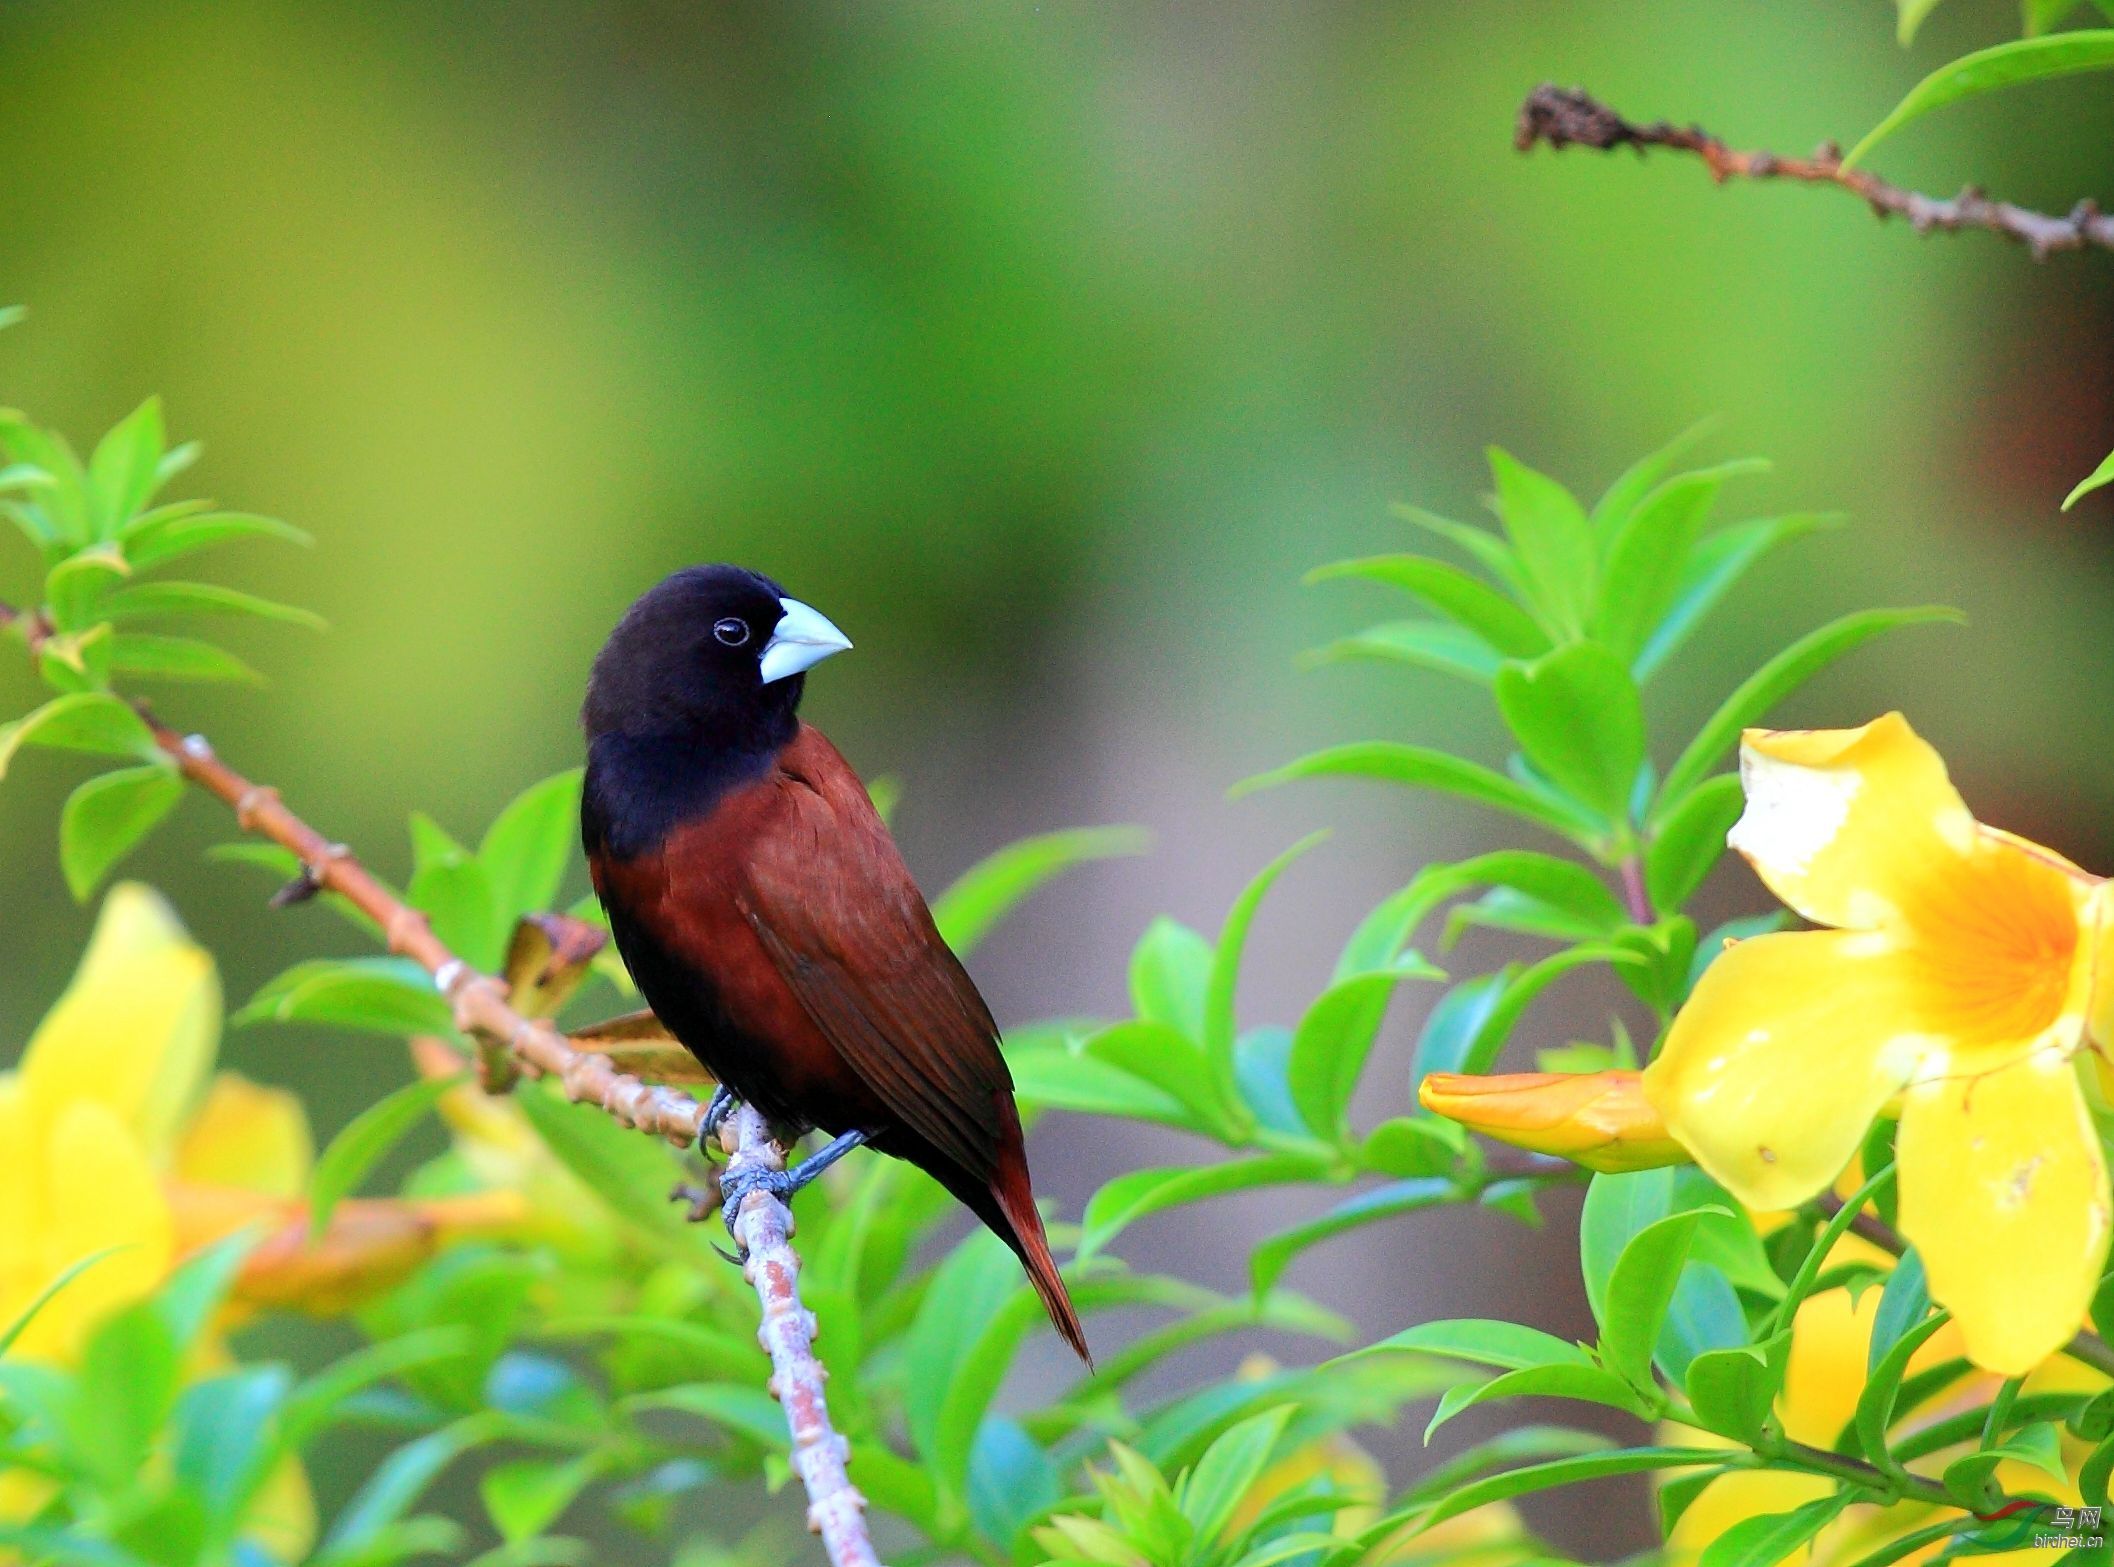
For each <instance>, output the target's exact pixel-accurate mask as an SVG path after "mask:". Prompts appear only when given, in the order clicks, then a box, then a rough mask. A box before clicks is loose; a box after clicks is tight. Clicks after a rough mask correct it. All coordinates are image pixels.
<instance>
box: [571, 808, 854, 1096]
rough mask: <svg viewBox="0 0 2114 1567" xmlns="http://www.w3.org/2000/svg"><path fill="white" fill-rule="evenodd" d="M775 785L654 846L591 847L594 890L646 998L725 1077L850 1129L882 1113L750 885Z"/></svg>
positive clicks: (738, 1087) (740, 1090)
mask: <svg viewBox="0 0 2114 1567" xmlns="http://www.w3.org/2000/svg"><path fill="white" fill-rule="evenodd" d="M779 787H782V785H781V784H780V783H777V782H774V781H773V780H771V779H766V780H763V781H760V782H758V783H755V784H751V785H748V786H746V787H742V788H738V789H734V790H730V791H728V792H726V793H725V794H724V795H723V796H722V797H721V798H720V799H719V801H718V802H717V803H716V804H715V805H714V807H713V808H712V809H711V810H710V811H709V812H707V813H705V814H704V815H702V816H700V817H696V818H693V819H691V820H689V821H685V822H682V823H679V824H677V825H675V826H674V827H672V828H670V829H669V830H668V831H667V832H666V833H665V834H664V835H663V836H662V837H661V839H660V841H659V842H658V843H656V844H655V845H653V846H652V847H651V848H649V849H647V850H646V851H644V852H642V853H638V854H634V855H630V856H626V857H618V856H616V855H613V854H611V853H609V852H608V851H607V849H606V848H605V849H604V850H602V851H601V852H599V853H598V852H595V851H594V850H592V849H591V850H590V853H589V864H590V867H591V869H592V871H593V874H594V882H595V890H596V892H597V893H598V894H599V895H600V896H601V899H602V905H603V907H604V909H606V910H607V911H608V914H609V921H610V930H611V933H612V934H613V935H614V937H615V939H616V943H617V950H618V951H619V952H620V953H621V954H622V956H623V958H624V964H625V967H626V968H628V969H629V970H630V971H631V977H632V979H633V980H634V981H635V982H636V983H637V984H638V987H639V991H640V994H641V995H643V996H644V997H645V999H646V1003H647V1005H649V1006H650V1007H652V1008H653V1010H654V1012H655V1014H656V1015H657V1016H658V1017H659V1018H660V1019H661V1021H662V1022H663V1023H665V1024H667V1026H668V1029H669V1031H670V1032H671V1033H673V1034H674V1035H675V1037H676V1038H677V1039H679V1040H681V1041H682V1042H683V1045H684V1046H685V1048H687V1049H688V1050H689V1051H690V1053H691V1054H693V1055H695V1056H696V1057H697V1058H698V1060H700V1061H701V1062H703V1063H704V1065H705V1066H706V1068H707V1069H708V1070H710V1071H711V1072H712V1074H713V1075H714V1076H715V1077H717V1078H718V1079H719V1080H720V1081H721V1082H723V1083H725V1084H726V1085H727V1086H728V1087H729V1088H730V1089H732V1090H733V1091H734V1092H735V1093H736V1094H738V1095H739V1096H740V1097H741V1098H742V1099H743V1100H745V1101H746V1102H748V1103H750V1104H753V1105H755V1106H756V1108H758V1109H759V1110H762V1111H763V1112H764V1113H765V1114H766V1115H769V1116H770V1117H771V1118H772V1119H773V1120H775V1121H778V1122H780V1123H783V1124H785V1125H788V1126H802V1127H804V1126H819V1127H821V1128H823V1129H824V1130H826V1131H830V1132H833V1133H834V1132H841V1131H848V1130H851V1129H853V1128H855V1127H857V1128H860V1129H864V1128H865V1127H867V1126H868V1125H870V1124H873V1123H874V1122H875V1121H876V1119H877V1117H879V1116H880V1115H881V1114H882V1111H881V1109H880V1106H879V1104H878V1101H876V1100H875V1099H874V1096H873V1094H872V1092H871V1091H870V1090H869V1089H867V1088H866V1086H865V1085H864V1084H863V1083H861V1082H860V1081H859V1079H858V1078H857V1077H856V1076H855V1075H854V1074H853V1073H851V1072H850V1070H849V1069H848V1068H847V1067H846V1065H845V1063H844V1061H843V1059H842V1057H841V1056H840V1055H839V1054H838V1052H837V1050H836V1048H835V1047H834V1046H832V1045H831V1044H830V1042H829V1041H828V1039H827V1038H826V1037H825V1036H824V1035H823V1034H822V1033H821V1031H820V1030H819V1029H818V1028H817V1027H816V1024H815V1021H814V1019H813V1018H812V1017H810V1016H809V1014H808V1012H807V1009H806V1008H805V1007H804V1006H803V1005H802V1004H801V1002H800V999H799V997H798V996H797V995H796V994H795V993H794V991H793V989H792V987H791V986H790V985H789V984H788V983H787V982H786V978H785V975H784V974H783V973H782V972H781V970H780V969H779V967H778V964H777V962H776V960H775V959H774V958H773V957H772V955H771V953H770V952H769V951H768V950H767V949H766V947H765V946H764V943H763V941H762V939H761V938H760V937H759V935H758V934H757V931H756V928H755V925H754V924H753V923H752V921H751V917H750V910H749V907H748V901H747V900H746V899H745V898H744V896H743V894H744V889H745V886H746V882H747V876H748V857H749V853H750V847H751V845H753V843H754V842H755V841H756V835H757V834H759V833H762V832H768V831H774V830H782V829H781V828H780V827H779V826H778V817H779V815H780V813H779V811H778V810H777V808H776V806H777V802H776V799H775V795H776V791H777V789H778V788H779Z"/></svg>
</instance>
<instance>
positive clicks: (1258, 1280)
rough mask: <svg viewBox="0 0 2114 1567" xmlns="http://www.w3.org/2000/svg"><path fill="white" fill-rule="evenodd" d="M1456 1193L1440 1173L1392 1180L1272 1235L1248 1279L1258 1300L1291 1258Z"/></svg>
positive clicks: (1252, 1258)
mask: <svg viewBox="0 0 2114 1567" xmlns="http://www.w3.org/2000/svg"><path fill="white" fill-rule="evenodd" d="M1458 1195H1459V1193H1458V1191H1457V1190H1456V1188H1455V1186H1454V1184H1453V1182H1452V1181H1450V1180H1444V1179H1440V1178H1438V1177H1426V1178H1422V1179H1418V1180H1407V1181H1392V1182H1390V1183H1388V1184H1387V1185H1385V1186H1375V1187H1373V1188H1371V1189H1370V1190H1367V1191H1362V1192H1360V1193H1358V1194H1357V1195H1356V1196H1355V1197H1349V1198H1346V1199H1345V1200H1344V1201H1342V1202H1340V1203H1338V1204H1337V1205H1336V1206H1335V1207H1333V1208H1331V1209H1330V1210H1329V1211H1328V1212H1327V1213H1325V1214H1323V1215H1322V1216H1321V1217H1320V1218H1318V1219H1309V1220H1308V1221H1307V1222H1306V1223H1304V1224H1296V1225H1294V1226H1293V1227H1292V1228H1291V1229H1289V1230H1284V1231H1281V1232H1279V1233H1278V1234H1276V1235H1273V1236H1271V1237H1270V1238H1269V1239H1268V1240H1266V1241H1264V1242H1263V1243H1262V1244H1261V1245H1260V1246H1257V1247H1256V1248H1255V1249H1254V1250H1252V1251H1251V1252H1249V1254H1248V1277H1249V1283H1250V1285H1251V1286H1252V1288H1253V1289H1254V1292H1255V1297H1256V1299H1257V1300H1258V1301H1260V1300H1262V1298H1263V1297H1264V1296H1266V1295H1268V1294H1269V1292H1270V1290H1271V1289H1272V1288H1273V1287H1275V1285H1276V1283H1277V1281H1278V1280H1279V1279H1281V1278H1283V1277H1284V1273H1285V1269H1287V1268H1289V1267H1290V1266H1291V1265H1292V1260H1293V1259H1294V1258H1295V1257H1297V1256H1298V1255H1299V1254H1300V1253H1301V1252H1303V1251H1305V1250H1307V1249H1308V1248H1309V1247H1311V1246H1318V1245H1319V1244H1320V1243H1321V1242H1323V1241H1325V1240H1328V1239H1329V1238H1331V1237H1332V1236H1336V1235H1341V1234H1344V1233H1345V1232H1346V1231H1349V1230H1355V1229H1360V1228H1362V1227H1364V1226H1365V1225H1368V1224H1377V1223H1379V1222H1380V1221H1381V1220H1382V1219H1392V1218H1396V1217H1399V1216H1400V1215H1402V1214H1405V1213H1415V1212H1417V1211H1418V1210H1419V1209H1423V1208H1436V1207H1439V1206H1441V1205H1443V1204H1445V1203H1448V1202H1452V1201H1454V1200H1455V1199H1456V1198H1457V1197H1458Z"/></svg>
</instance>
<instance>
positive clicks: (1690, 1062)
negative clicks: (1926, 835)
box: [1644, 930, 1944, 1210]
mask: <svg viewBox="0 0 2114 1567" xmlns="http://www.w3.org/2000/svg"><path fill="white" fill-rule="evenodd" d="M1916 979H1917V965H1916V962H1915V959H1914V955H1913V953H1912V952H1910V951H1909V950H1908V949H1906V948H1905V947H1904V946H1903V945H1902V944H1900V943H1898V942H1896V941H1894V940H1892V939H1891V938H1889V937H1887V936H1885V935H1881V934H1877V933H1871V932H1862V931H1835V930H1813V931H1793V932H1788V933H1785V934H1781V935H1774V936H1758V937H1756V938H1754V939H1753V940H1751V941H1742V942H1737V943H1735V944H1734V945H1733V946H1731V947H1729V948H1728V949H1727V950H1726V951H1725V952H1723V953H1722V954H1720V955H1719V957H1718V958H1717V960H1716V961H1715V962H1714V963H1712V964H1711V965H1710V967H1709V968H1707V969H1705V970H1704V971H1703V978H1702V980H1701V981H1700V982H1699V983H1698V984H1697V985H1696V989H1695V994H1694V995H1692V996H1690V997H1689V999H1688V1003H1687V1005H1685V1006H1684V1007H1682V1009H1681V1011H1680V1013H1679V1014H1678V1015H1677V1016H1676V1017H1675V1018H1674V1025H1673V1028H1672V1030H1671V1031H1670V1032H1669V1033H1668V1034H1667V1037H1666V1044H1665V1046H1664V1047H1663V1048H1662V1049H1661V1050H1660V1052H1659V1057H1658V1059H1657V1060H1655V1061H1654V1062H1653V1063H1652V1064H1651V1065H1650V1066H1649V1067H1648V1068H1646V1070H1645V1073H1644V1095H1645V1098H1646V1099H1648V1100H1649V1101H1650V1102H1651V1104H1652V1105H1653V1106H1654V1107H1655V1108H1656V1109H1657V1110H1658V1112H1659V1114H1660V1115H1661V1116H1663V1117H1664V1118H1665V1120H1666V1124H1667V1128H1668V1130H1670V1131H1671V1132H1672V1133H1673V1135H1674V1136H1675V1137H1676V1138H1677V1139H1678V1140H1679V1141H1680V1142H1681V1143H1682V1144H1683V1145H1685V1146H1686V1147H1687V1148H1688V1150H1689V1151H1690V1152H1691V1153H1693V1154H1694V1155H1695V1156H1696V1162H1697V1163H1698V1164H1700V1165H1702V1166H1703V1168H1704V1169H1705V1170H1706V1171H1708V1172H1709V1173H1710V1174H1711V1175H1712V1176H1713V1177H1714V1178H1715V1179H1716V1180H1717V1181H1718V1182H1719V1183H1720V1184H1722V1185H1723V1186H1725V1187H1726V1188H1727V1189H1728V1190H1729V1191H1731V1192H1732V1194H1733V1195H1734V1196H1736V1197H1738V1198H1739V1199H1740V1201H1741V1202H1743V1203H1745V1204H1746V1205H1747V1206H1748V1207H1750V1208H1756V1209H1762V1210H1770V1209H1776V1208H1790V1207H1795V1206H1796V1205H1798V1204H1799V1203H1802V1202H1804V1201H1806V1199H1808V1198H1809V1197H1812V1196H1813V1195H1814V1194H1815V1193H1817V1192H1820V1191H1823V1190H1825V1189H1826V1188H1827V1185H1828V1183H1829V1182H1830V1181H1832V1180H1834V1179H1835V1177H1836V1175H1837V1174H1838V1173H1839V1172H1840V1171H1841V1170H1842V1167H1843V1166H1844V1165H1846V1164H1848V1163H1849V1161H1850V1156H1851V1155H1852V1154H1854V1153H1855V1152H1856V1151H1857V1147H1858V1144H1859V1143H1860V1142H1861V1141H1862V1140H1863V1138H1864V1134H1865V1129H1866V1128H1867V1127H1868V1126H1870V1125H1871V1122H1872V1118H1873V1117H1874V1116H1875V1115H1877V1114H1878V1113H1879V1111H1880V1109H1881V1108H1882V1107H1883V1106H1884V1105H1885V1104H1886V1103H1887V1101H1888V1100H1889V1099H1891V1098H1892V1097H1893V1096H1894V1095H1895V1094H1897V1093H1898V1092H1900V1090H1901V1088H1902V1086H1903V1085H1904V1084H1905V1083H1906V1082H1907V1081H1908V1080H1909V1078H1910V1077H1911V1076H1912V1075H1914V1073H1915V1071H1916V1069H1917V1067H1918V1066H1919V1065H1920V1064H1921V1063H1922V1061H1923V1060H1924V1059H1925V1058H1926V1056H1928V1055H1929V1054H1931V1053H1932V1052H1933V1051H1934V1050H1942V1049H1943V1048H1944V1041H1942V1040H1933V1039H1931V1038H1930V1037H1929V1036H1928V1035H1925V1034H1921V1033H1917V1032H1912V1031H1911V1029H1912V1028H1913V1020H1914V1018H1915V1017H1916V1011H1915V1009H1914V1007H1913V1005H1912V1000H1913V992H1914V988H1915V983H1916Z"/></svg>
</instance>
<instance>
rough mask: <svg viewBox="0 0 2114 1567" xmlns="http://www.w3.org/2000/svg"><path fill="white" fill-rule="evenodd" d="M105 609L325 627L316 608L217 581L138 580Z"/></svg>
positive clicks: (131, 614) (134, 616)
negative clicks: (225, 586) (222, 616)
mask: <svg viewBox="0 0 2114 1567" xmlns="http://www.w3.org/2000/svg"><path fill="white" fill-rule="evenodd" d="M103 612H104V613H105V614H106V615H108V616H109V617H110V618H111V619H112V620H138V619H141V618H143V617H146V616H150V615H232V616H237V617H244V616H246V617H248V618H250V619H253V620H277V621H283V622H285V623H286V624H288V625H294V626H307V627H308V628H310V629H311V630H314V631H321V630H322V629H323V617H322V616H321V615H318V614H316V613H315V612H314V611H313V610H306V609H302V608H300V607H299V606H298V605H294V604H281V603H279V602H278V601H277V600H274V599H267V598H259V597H258V596H257V595H256V594H254V593H243V592H240V591H238V590H237V589H235V588H224V587H221V586H220V585H219V584H218V583H213V582H141V583H137V584H135V585H134V586H132V587H129V588H120V589H118V590H117V591H116V592H115V593H112V594H111V595H110V597H109V600H108V601H107V603H106V604H105V605H104V608H103Z"/></svg>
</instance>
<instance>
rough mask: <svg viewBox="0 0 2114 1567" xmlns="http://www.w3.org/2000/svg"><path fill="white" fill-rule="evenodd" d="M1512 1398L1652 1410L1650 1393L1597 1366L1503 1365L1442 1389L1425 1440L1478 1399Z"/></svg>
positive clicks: (1641, 1414)
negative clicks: (1486, 1376) (1484, 1376)
mask: <svg viewBox="0 0 2114 1567" xmlns="http://www.w3.org/2000/svg"><path fill="white" fill-rule="evenodd" d="M1512 1398H1567V1399H1571V1400H1573V1401H1574V1402H1577V1403H1582V1404H1601V1405H1604V1406H1606V1407H1607V1408H1609V1409H1619V1410H1621V1411H1623V1412H1624V1413H1625V1414H1630V1415H1635V1416H1636V1417H1637V1418H1638V1419H1640V1420H1649V1419H1652V1418H1653V1417H1654V1416H1655V1415H1656V1414H1657V1413H1658V1404H1657V1400H1656V1398H1650V1399H1648V1398H1647V1397H1646V1396H1645V1395H1643V1394H1641V1393H1639V1392H1638V1391H1637V1389H1635V1388H1634V1387H1632V1386H1630V1384H1629V1383H1628V1382H1626V1381H1624V1380H1623V1379H1622V1378H1621V1377H1618V1376H1616V1375H1615V1373H1614V1372H1612V1371H1608V1370H1605V1369H1603V1368H1602V1367H1600V1366H1573V1365H1557V1366H1528V1367H1525V1368H1523V1369H1521V1370H1518V1371H1507V1372H1505V1373H1504V1374H1503V1375H1502V1376H1496V1377H1492V1378H1491V1379H1490V1380H1489V1381H1487V1382H1484V1383H1481V1384H1479V1385H1478V1384H1457V1385H1455V1386H1453V1387H1450V1388H1448V1389H1447V1390H1446V1392H1445V1394H1444V1395H1443V1396H1442V1397H1441V1398H1440V1399H1439V1406H1438V1408H1437V1409H1435V1410H1433V1411H1432V1415H1431V1421H1430V1423H1429V1424H1428V1425H1426V1426H1425V1428H1424V1440H1425V1441H1426V1442H1429V1441H1430V1440H1431V1439H1432V1437H1433V1436H1435V1435H1437V1433H1438V1430H1439V1428H1440V1427H1441V1426H1443V1425H1446V1424H1447V1423H1448V1422H1450V1421H1451V1420H1453V1419H1454V1417H1455V1416H1457V1415H1461V1414H1465V1413H1466V1412H1467V1411H1468V1410H1471V1409H1474V1408H1477V1407H1479V1406H1480V1405H1483V1404H1497V1403H1503V1402H1504V1401H1505V1400H1507V1399H1512Z"/></svg>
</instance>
